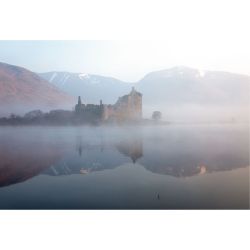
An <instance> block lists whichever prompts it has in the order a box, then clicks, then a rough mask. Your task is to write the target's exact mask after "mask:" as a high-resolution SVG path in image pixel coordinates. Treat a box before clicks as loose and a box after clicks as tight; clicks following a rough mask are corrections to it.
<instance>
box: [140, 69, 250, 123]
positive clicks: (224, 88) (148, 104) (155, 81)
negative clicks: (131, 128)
mask: <svg viewBox="0 0 250 250" xmlns="http://www.w3.org/2000/svg"><path fill="white" fill-rule="evenodd" d="M137 89H138V90H139V91H141V92H142V93H143V101H144V104H145V107H144V110H145V112H146V113H148V115H149V114H150V113H152V111H153V110H154V109H159V110H160V111H162V113H163V116H165V119H169V120H176V121H194V120H195V121H231V120H237V121H247V120H248V119H249V104H250V77H249V76H246V75H240V74H233V73H228V72H220V71H202V72H201V71H199V70H197V69H192V68H188V67H174V68H171V69H167V70H162V71H156V72H152V73H149V74H148V75H146V76H145V77H144V78H143V79H142V80H140V81H139V82H138V83H137Z"/></svg>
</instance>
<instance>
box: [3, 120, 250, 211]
mask: <svg viewBox="0 0 250 250" xmlns="http://www.w3.org/2000/svg"><path fill="white" fill-rule="evenodd" d="M0 208H2V209H248V208H249V127H248V126H247V125H244V124H241V125H239V124H234V125H230V124H228V125H225V124H224V125H222V124H220V125H168V126H144V127H142V126H135V127H129V126H128V127H1V128H0Z"/></svg>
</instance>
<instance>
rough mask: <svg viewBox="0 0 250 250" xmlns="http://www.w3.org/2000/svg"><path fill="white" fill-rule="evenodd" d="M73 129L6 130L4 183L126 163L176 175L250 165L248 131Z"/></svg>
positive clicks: (0, 167) (0, 147) (0, 166)
mask: <svg viewBox="0 0 250 250" xmlns="http://www.w3.org/2000/svg"><path fill="white" fill-rule="evenodd" d="M164 129H165V128H164ZM43 130H44V128H43ZM72 131H73V132H72ZM72 131H71V130H70V132H71V133H73V134H69V135H68V134H67V133H63V135H64V136H63V137H62V138H63V139H61V137H60V136H61V134H60V136H59V135H58V137H55V136H54V137H55V138H51V135H52V134H51V133H52V132H51V131H44V132H43V133H42V134H40V135H37V131H34V132H30V131H27V132H26V133H22V134H13V133H12V136H10V135H8V136H7V135H5V136H4V135H3V134H2V135H1V138H0V139H1V142H0V159H1V162H0V186H1V187H3V186H7V185H11V184H15V183H19V182H23V181H25V180H28V179H30V178H32V177H34V176H36V175H38V174H43V175H50V176H61V175H72V174H89V173H91V172H96V171H103V170H112V169H114V168H116V167H119V166H121V165H123V164H125V163H134V164H139V165H142V166H143V167H144V168H145V169H146V170H148V171H150V172H152V173H156V174H161V175H171V176H175V177H186V176H194V175H201V174H206V173H210V172H213V171H223V170H232V169H237V168H241V167H247V166H249V157H248V149H249V145H248V142H247V140H244V138H246V137H245V133H241V132H239V131H237V130H236V131H231V130H230V131H228V133H227V134H226V135H225V134H216V135H215V136H211V135H209V136H208V134H207V133H202V134H199V133H198V134H195V135H190V134H189V133H186V132H185V131H184V132H183V131H181V132H180V133H178V134H175V135H173V133H171V131H170V132H168V131H165V130H164V132H165V133H163V132H162V131H159V132H155V131H154V133H152V134H149V133H147V134H143V133H142V132H141V131H138V130H136V131H135V132H129V133H124V134H123V132H121V131H119V130H115V131H112V130H108V131H105V133H104V132H103V131H96V132H95V133H97V134H89V133H88V132H89V131H85V132H86V133H85V132H84V133H83V134H81V133H80V135H75V133H74V128H72ZM90 131H92V130H91V129H90ZM92 132H93V131H92ZM33 133H34V134H33ZM93 133H94V132H93ZM98 133H99V134H98ZM213 133H214V132H213ZM34 135H36V136H34ZM204 136H205V137H204Z"/></svg>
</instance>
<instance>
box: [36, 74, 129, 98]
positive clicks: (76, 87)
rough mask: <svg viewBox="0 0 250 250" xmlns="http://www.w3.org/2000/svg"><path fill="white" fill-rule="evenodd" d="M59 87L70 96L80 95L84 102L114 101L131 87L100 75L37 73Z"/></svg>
mask: <svg viewBox="0 0 250 250" xmlns="http://www.w3.org/2000/svg"><path fill="white" fill-rule="evenodd" d="M39 75H40V76H41V77H42V78H44V79H45V80H47V81H49V82H50V83H52V84H54V85H55V86H56V87H58V88H59V89H61V90H63V91H65V92H67V93H68V94H70V95H72V96H75V97H77V96H81V97H82V100H83V102H84V103H99V102H100V100H102V101H103V103H114V102H116V100H117V98H118V97H119V96H122V95H124V94H125V93H127V92H128V91H130V89H131V86H132V85H131V84H130V83H127V82H123V81H120V80H118V79H115V78H112V77H105V76H100V75H92V74H83V73H69V72H56V71H53V72H47V73H40V74H39Z"/></svg>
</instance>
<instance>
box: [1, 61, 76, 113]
mask: <svg viewBox="0 0 250 250" xmlns="http://www.w3.org/2000/svg"><path fill="white" fill-rule="evenodd" d="M73 103H74V99H73V98H72V97H71V96H70V95H69V94H67V93H64V92H63V91H61V90H59V89H58V88H56V87H55V86H54V85H52V84H50V83H49V82H47V81H46V80H44V79H43V78H41V77H40V76H38V75H37V74H35V73H33V72H31V71H29V70H27V69H25V68H21V67H18V66H14V65H9V64H5V63H0V115H8V114H10V113H12V112H14V113H24V112H27V111H30V110H32V109H43V110H47V109H51V108H63V107H68V108H69V107H70V108H71V107H72V105H73Z"/></svg>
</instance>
